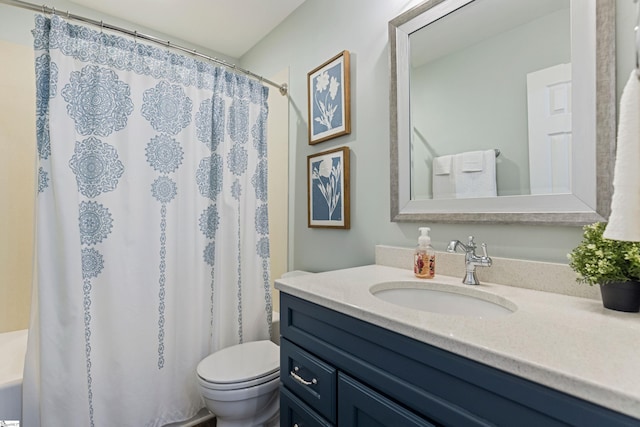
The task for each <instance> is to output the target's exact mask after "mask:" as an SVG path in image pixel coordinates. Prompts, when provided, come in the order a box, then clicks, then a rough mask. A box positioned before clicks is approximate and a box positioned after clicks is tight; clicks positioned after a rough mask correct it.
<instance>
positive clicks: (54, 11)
mask: <svg viewBox="0 0 640 427" xmlns="http://www.w3.org/2000/svg"><path fill="white" fill-rule="evenodd" d="M53 14H54V15H55V14H56V7H55V6H54V7H53Z"/></svg>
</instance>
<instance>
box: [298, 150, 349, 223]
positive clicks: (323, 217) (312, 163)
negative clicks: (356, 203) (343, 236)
mask: <svg viewBox="0 0 640 427" xmlns="http://www.w3.org/2000/svg"><path fill="white" fill-rule="evenodd" d="M349 175H350V174H349V148H348V147H339V148H335V149H333V150H328V151H324V152H321V153H317V154H311V155H309V156H307V208H308V226H309V228H313V227H317V228H342V229H348V228H350V227H351V215H350V209H351V204H350V183H349V180H350V179H349V178H350V176H349Z"/></svg>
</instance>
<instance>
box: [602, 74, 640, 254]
mask: <svg viewBox="0 0 640 427" xmlns="http://www.w3.org/2000/svg"><path fill="white" fill-rule="evenodd" d="M639 167H640V81H638V76H637V74H636V70H633V71H632V72H631V76H629V80H628V81H627V84H626V85H625V87H624V90H623V91H622V97H621V99H620V123H619V124H618V148H617V150H616V165H615V168H614V177H613V196H612V198H611V215H610V216H609V223H608V224H607V226H606V228H605V231H604V237H606V238H607V239H614V240H625V241H630V242H638V241H640V169H638V168H639Z"/></svg>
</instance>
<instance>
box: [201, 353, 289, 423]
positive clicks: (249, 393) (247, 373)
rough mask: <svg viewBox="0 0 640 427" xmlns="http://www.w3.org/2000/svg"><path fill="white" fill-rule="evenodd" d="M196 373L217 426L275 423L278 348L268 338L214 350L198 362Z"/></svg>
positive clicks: (277, 400)
mask: <svg viewBox="0 0 640 427" xmlns="http://www.w3.org/2000/svg"><path fill="white" fill-rule="evenodd" d="M197 374H198V383H199V386H200V393H201V394H202V396H203V397H204V400H205V404H206V406H207V408H208V409H209V410H210V411H211V412H212V413H213V414H214V415H215V416H216V423H217V424H216V425H217V427H235V426H237V427H249V426H251V427H263V426H264V427H271V426H278V425H279V422H280V417H279V410H280V398H279V392H278V386H279V383H280V347H278V346H277V345H276V344H274V343H273V342H272V341H267V340H265V341H253V342H248V343H243V344H238V345H234V346H232V347H227V348H225V349H223V350H220V351H217V352H215V353H213V354H211V355H209V356H207V357H206V358H204V359H203V360H202V361H201V362H200V363H199V364H198V368H197Z"/></svg>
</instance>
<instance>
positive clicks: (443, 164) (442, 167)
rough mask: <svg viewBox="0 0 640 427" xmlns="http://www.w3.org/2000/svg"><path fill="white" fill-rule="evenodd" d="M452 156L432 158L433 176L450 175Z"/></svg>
mask: <svg viewBox="0 0 640 427" xmlns="http://www.w3.org/2000/svg"><path fill="white" fill-rule="evenodd" d="M451 159H452V156H440V157H434V158H433V173H434V174H435V175H449V174H450V173H451Z"/></svg>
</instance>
